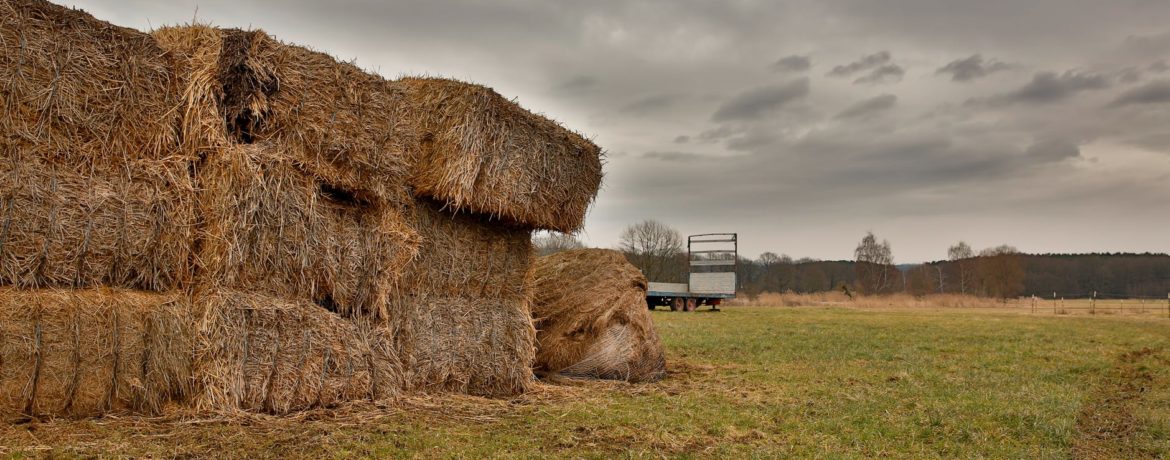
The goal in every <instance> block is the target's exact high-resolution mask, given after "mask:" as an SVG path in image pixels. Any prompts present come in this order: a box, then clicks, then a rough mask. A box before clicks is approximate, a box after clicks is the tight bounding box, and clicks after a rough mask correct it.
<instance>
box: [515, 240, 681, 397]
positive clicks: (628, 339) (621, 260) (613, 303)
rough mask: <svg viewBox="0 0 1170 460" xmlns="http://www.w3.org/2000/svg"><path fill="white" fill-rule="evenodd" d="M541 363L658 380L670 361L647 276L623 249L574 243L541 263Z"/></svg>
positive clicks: (574, 372) (537, 310)
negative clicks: (653, 311)
mask: <svg viewBox="0 0 1170 460" xmlns="http://www.w3.org/2000/svg"><path fill="white" fill-rule="evenodd" d="M532 314H533V319H534V322H535V323H536V328H537V335H536V337H537V352H536V369H537V370H538V371H541V372H545V373H553V374H555V373H559V374H562V375H567V376H573V377H592V378H602V379H614V380H627V381H630V382H646V381H654V380H658V379H660V378H662V377H663V376H664V375H665V372H666V361H665V358H664V355H663V352H662V345H661V343H660V342H659V340H658V334H657V332H655V330H654V322H653V318H651V316H650V311H649V309H648V308H647V307H646V277H645V276H643V275H642V272H641V271H639V270H638V268H637V267H634V266H633V265H631V264H630V263H629V262H628V261H626V258H625V256H623V255H622V254H621V253H620V252H618V251H613V250H609V249H576V250H570V251H562V252H558V253H555V254H550V255H547V256H543V257H540V258H539V259H538V260H537V262H536V276H535V294H534V296H533V300H532Z"/></svg>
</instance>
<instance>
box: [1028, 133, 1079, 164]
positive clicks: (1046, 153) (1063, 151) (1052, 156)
mask: <svg viewBox="0 0 1170 460" xmlns="http://www.w3.org/2000/svg"><path fill="white" fill-rule="evenodd" d="M1024 153H1026V154H1027V155H1028V157H1030V158H1031V159H1033V160H1036V161H1038V162H1041V163H1051V162H1057V161H1062V160H1066V159H1069V158H1079V157H1080V156H1081V148H1080V147H1078V146H1077V145H1076V144H1073V143H1071V142H1067V141H1063V140H1055V139H1049V140H1044V141H1040V142H1036V143H1034V144H1032V145H1031V146H1029V147H1028V149H1027V150H1025V151H1024Z"/></svg>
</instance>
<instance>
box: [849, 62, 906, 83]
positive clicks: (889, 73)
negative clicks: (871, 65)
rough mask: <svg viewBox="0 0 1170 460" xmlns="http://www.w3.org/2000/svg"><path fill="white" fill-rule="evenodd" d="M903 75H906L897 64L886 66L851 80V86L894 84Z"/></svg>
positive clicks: (900, 79)
mask: <svg viewBox="0 0 1170 460" xmlns="http://www.w3.org/2000/svg"><path fill="white" fill-rule="evenodd" d="M903 75H906V71H905V70H904V69H902V66H899V65H898V64H886V65H883V66H881V67H878V68H876V69H873V70H872V71H870V72H869V74H867V75H864V76H862V77H860V78H858V79H856V80H853V84H855V85H856V84H874V83H896V82H899V81H902V76H903Z"/></svg>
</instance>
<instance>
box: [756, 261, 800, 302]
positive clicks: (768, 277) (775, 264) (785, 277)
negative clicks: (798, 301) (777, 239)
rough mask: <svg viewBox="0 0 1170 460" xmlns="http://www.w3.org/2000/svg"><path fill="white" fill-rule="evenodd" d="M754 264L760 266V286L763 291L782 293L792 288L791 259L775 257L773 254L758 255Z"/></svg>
mask: <svg viewBox="0 0 1170 460" xmlns="http://www.w3.org/2000/svg"><path fill="white" fill-rule="evenodd" d="M756 263H758V264H759V265H760V270H761V272H762V273H761V274H762V280H761V281H762V286H763V289H764V290H767V291H772V292H784V291H787V290H788V289H791V288H792V286H791V285H792V278H793V271H794V270H793V268H792V258H791V257H788V256H787V255H776V253H774V252H765V253H763V254H760V258H759V259H757V261H756Z"/></svg>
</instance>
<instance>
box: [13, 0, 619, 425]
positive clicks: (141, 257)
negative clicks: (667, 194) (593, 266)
mask: <svg viewBox="0 0 1170 460" xmlns="http://www.w3.org/2000/svg"><path fill="white" fill-rule="evenodd" d="M0 25H2V28H0V79H2V82H3V83H0V105H2V106H3V107H4V109H5V115H4V117H3V119H2V120H0V142H2V144H0V152H3V156H2V157H0V286H3V287H0V318H2V319H3V323H0V390H3V395H2V396H0V412H5V413H21V414H26V415H70V416H76V415H93V414H100V413H105V412H109V411H133V412H148V413H153V412H158V411H161V410H163V409H164V408H165V407H167V406H168V404H170V403H172V402H173V403H179V404H182V405H184V406H193V407H195V408H198V409H202V410H216V411H220V410H251V411H264V412H271V413H284V412H288V411H293V410H299V409H304V408H310V407H322V406H330V405H333V404H337V403H341V402H345V401H352V400H357V399H385V398H392V397H394V396H395V395H397V394H399V393H400V392H402V391H424V392H446V391H456V392H465V393H471V394H482V395H508V394H515V393H518V392H522V391H524V390H526V389H527V388H528V386H529V385H530V384H531V381H532V371H531V362H532V359H533V353H534V340H535V333H534V330H533V327H532V324H531V322H530V311H529V297H530V295H531V291H532V287H531V273H532V270H533V263H534V257H533V249H532V246H531V243H530V234H531V232H532V231H533V230H534V229H556V230H574V229H576V228H578V227H579V226H580V225H581V222H582V219H583V218H584V213H585V211H586V209H587V207H588V206H589V204H590V203H591V202H592V200H593V197H594V195H595V194H596V192H597V188H598V186H599V184H600V179H601V169H600V168H601V162H600V151H599V149H598V148H597V147H596V146H595V145H593V144H592V143H591V142H589V141H587V140H585V139H584V138H581V137H580V136H578V135H576V134H574V133H572V132H570V131H568V130H565V129H564V128H562V127H560V126H559V125H557V124H555V123H554V122H551V121H549V120H547V119H544V118H543V117H540V116H537V115H534V114H531V113H529V112H527V111H524V110H523V109H521V108H519V106H517V105H515V104H514V103H512V102H511V101H508V100H506V99H504V98H502V97H500V96H499V95H498V94H495V93H494V92H492V91H491V90H489V89H486V88H482V87H479V86H475V85H470V84H466V83H459V82H453V81H446V80H434V79H428V80H404V81H387V80H384V79H382V78H380V77H378V76H376V75H371V74H369V73H366V72H363V71H362V70H361V69H359V68H357V67H355V66H353V65H351V64H347V63H340V62H337V61H336V60H334V59H333V58H331V57H329V56H327V55H324V54H321V53H316V52H313V51H309V50H306V49H304V48H300V47H297V46H292V45H287V44H284V43H280V42H278V41H276V40H273V39H272V38H271V37H269V36H268V35H266V34H264V33H263V32H259V31H240V30H231V29H227V30H225V29H216V28H211V27H204V26H187V27H176V28H164V29H160V30H158V31H155V32H154V33H153V34H149V35H148V34H143V33H141V32H138V31H134V30H131V29H125V28H119V27H115V26H111V25H109V24H107V23H104V22H102V21H99V20H96V19H94V18H92V17H90V16H88V15H87V14H85V13H82V12H79V11H74V10H69V9H66V8H62V7H58V6H55V5H52V4H49V3H47V2H43V1H39V0H0Z"/></svg>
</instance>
